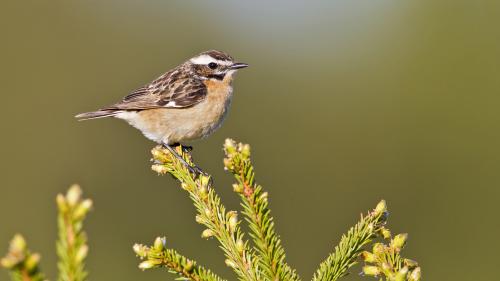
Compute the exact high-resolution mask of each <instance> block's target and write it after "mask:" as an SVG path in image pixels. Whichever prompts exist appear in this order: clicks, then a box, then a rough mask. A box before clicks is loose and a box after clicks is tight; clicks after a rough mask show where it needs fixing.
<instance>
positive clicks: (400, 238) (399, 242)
mask: <svg viewBox="0 0 500 281" xmlns="http://www.w3.org/2000/svg"><path fill="white" fill-rule="evenodd" d="M407 238H408V234H407V233H402V234H398V235H396V236H395V237H394V238H393V239H392V241H391V245H390V246H391V247H392V248H394V249H396V250H401V249H402V248H403V247H404V246H405V244H406V239H407Z"/></svg>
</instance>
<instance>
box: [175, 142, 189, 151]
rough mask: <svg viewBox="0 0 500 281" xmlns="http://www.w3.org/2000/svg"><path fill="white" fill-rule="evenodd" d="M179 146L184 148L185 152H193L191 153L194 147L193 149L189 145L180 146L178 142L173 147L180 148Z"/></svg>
mask: <svg viewBox="0 0 500 281" xmlns="http://www.w3.org/2000/svg"><path fill="white" fill-rule="evenodd" d="M179 145H180V146H181V147H182V150H183V151H186V152H191V151H193V147H192V146H189V145H182V144H180V143H178V142H176V143H173V144H172V145H171V146H173V147H175V146H179Z"/></svg>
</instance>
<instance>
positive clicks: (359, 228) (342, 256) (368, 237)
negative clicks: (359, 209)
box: [313, 201, 387, 281]
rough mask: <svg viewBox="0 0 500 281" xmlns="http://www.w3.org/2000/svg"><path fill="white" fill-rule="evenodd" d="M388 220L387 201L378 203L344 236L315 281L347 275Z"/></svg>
mask: <svg viewBox="0 0 500 281" xmlns="http://www.w3.org/2000/svg"><path fill="white" fill-rule="evenodd" d="M386 218H387V208H386V204H385V201H381V202H380V203H378V205H377V207H376V208H375V209H374V210H373V211H372V212H370V213H368V215H367V216H365V217H363V216H361V220H360V221H359V222H358V223H357V224H356V225H355V226H354V227H352V228H351V229H349V231H348V232H347V234H346V235H343V236H342V239H340V243H339V245H338V246H336V247H335V250H334V252H333V253H331V254H330V255H329V256H328V258H327V259H326V260H325V261H323V262H322V263H321V264H320V267H319V269H318V270H317V271H316V273H315V274H314V277H313V281H332V280H337V279H339V278H340V277H342V276H344V275H346V274H347V270H348V269H349V268H350V267H351V266H353V265H354V264H356V259H357V258H358V257H359V255H360V254H361V250H362V249H363V247H364V246H365V245H366V244H368V243H370V242H371V241H372V239H373V238H375V237H376V233H377V232H378V231H380V229H381V227H382V226H383V225H384V224H385V222H386Z"/></svg>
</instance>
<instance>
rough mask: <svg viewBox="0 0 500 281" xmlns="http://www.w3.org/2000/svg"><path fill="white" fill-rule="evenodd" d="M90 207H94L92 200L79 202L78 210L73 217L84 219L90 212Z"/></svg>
mask: <svg viewBox="0 0 500 281" xmlns="http://www.w3.org/2000/svg"><path fill="white" fill-rule="evenodd" d="M90 208H92V200H90V199H85V200H83V202H82V203H80V204H78V207H76V210H75V212H74V213H73V218H74V219H75V220H79V219H82V218H83V217H85V215H86V214H87V213H88V212H89V210H90Z"/></svg>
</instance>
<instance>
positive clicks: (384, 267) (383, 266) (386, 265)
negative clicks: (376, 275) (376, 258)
mask: <svg viewBox="0 0 500 281" xmlns="http://www.w3.org/2000/svg"><path fill="white" fill-rule="evenodd" d="M380 268H381V269H382V270H383V271H384V272H389V271H391V270H392V266H391V265H390V264H389V263H388V262H383V263H382V264H380Z"/></svg>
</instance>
